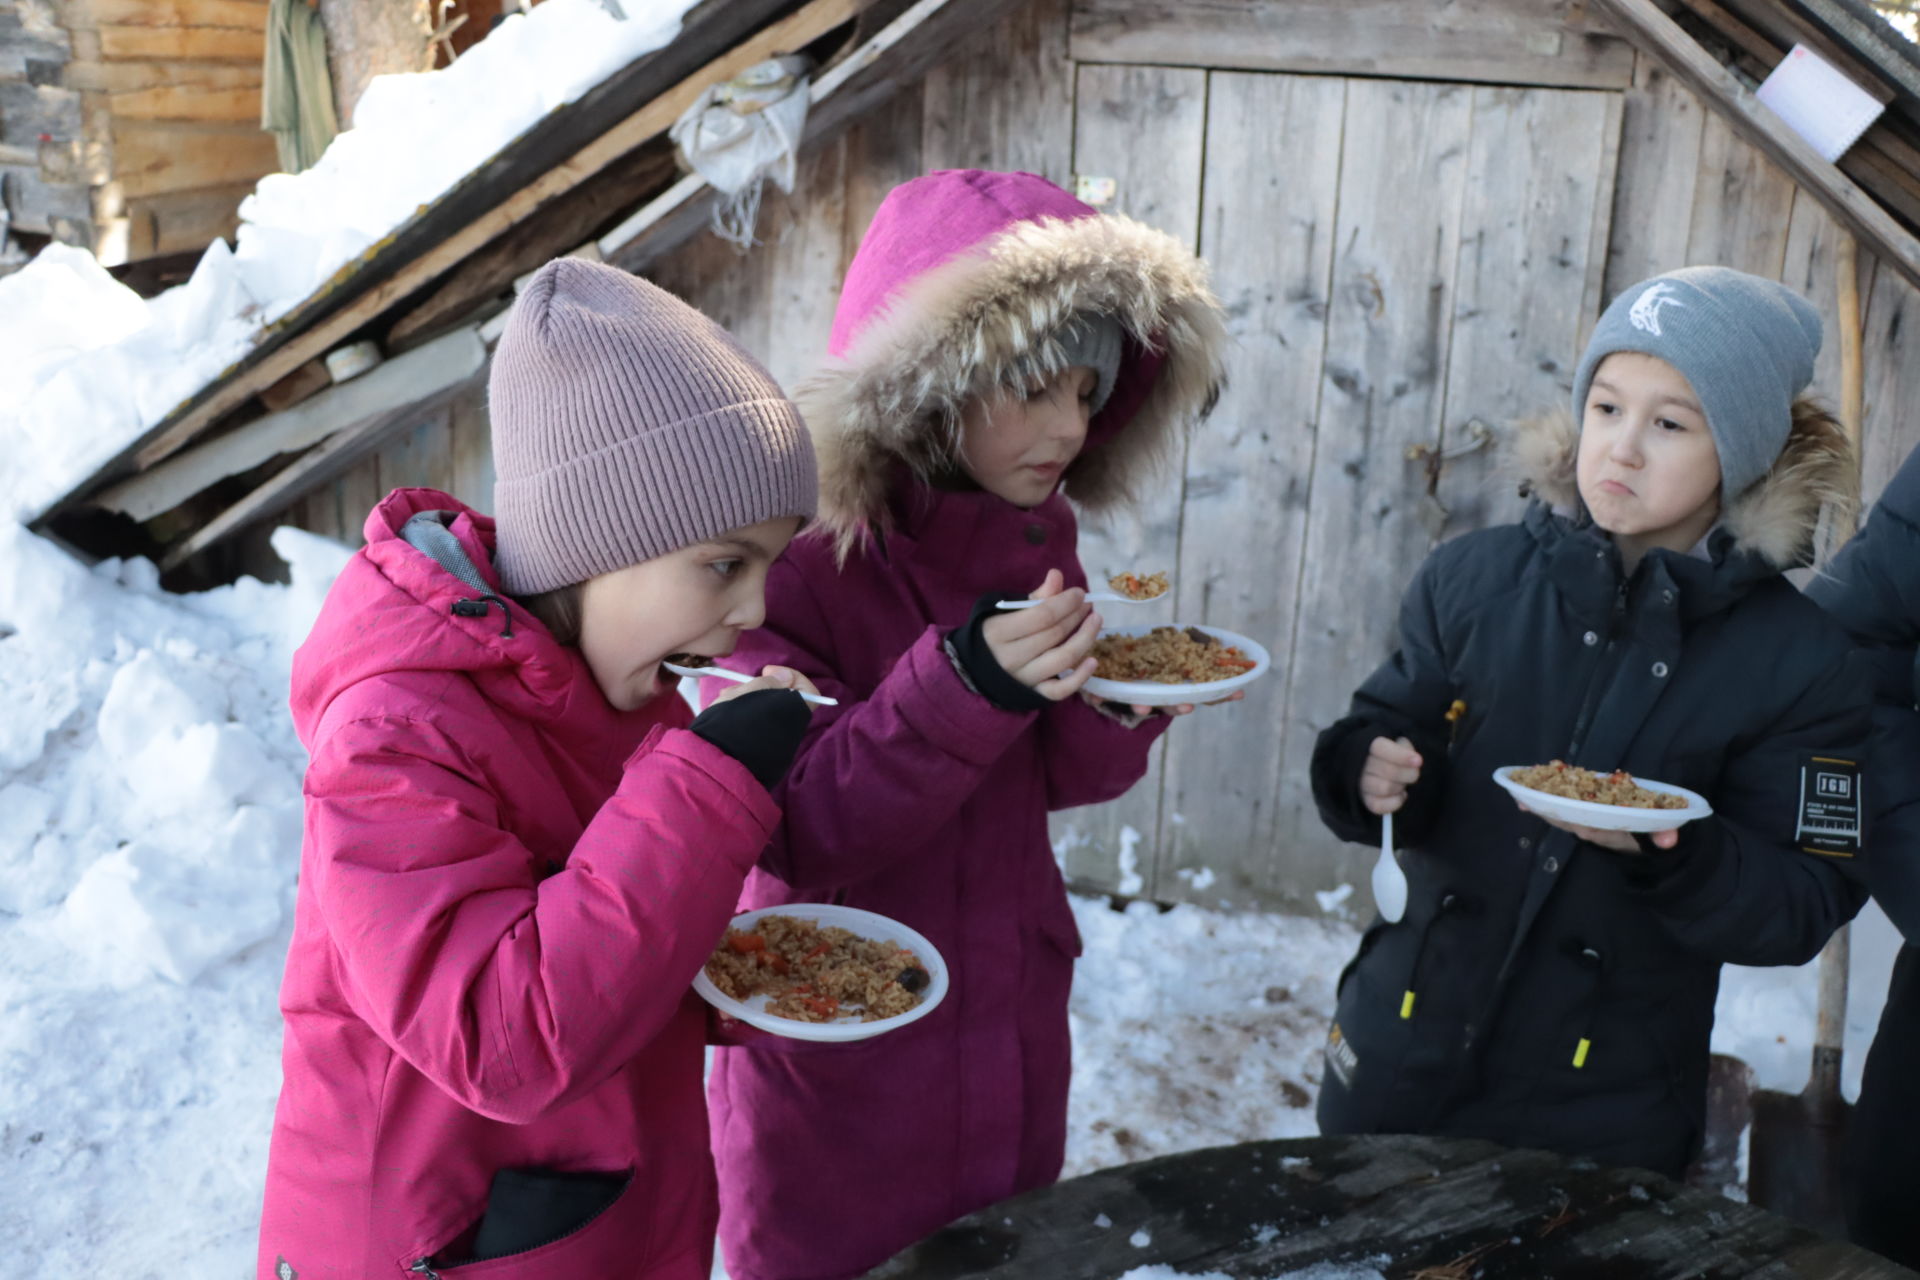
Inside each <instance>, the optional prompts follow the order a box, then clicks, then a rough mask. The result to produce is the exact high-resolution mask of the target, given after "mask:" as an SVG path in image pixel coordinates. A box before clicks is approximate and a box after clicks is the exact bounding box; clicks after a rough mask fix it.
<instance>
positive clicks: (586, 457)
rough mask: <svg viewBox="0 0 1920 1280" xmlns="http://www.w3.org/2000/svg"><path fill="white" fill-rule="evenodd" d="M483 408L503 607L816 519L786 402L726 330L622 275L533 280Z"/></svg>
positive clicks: (804, 446)
mask: <svg viewBox="0 0 1920 1280" xmlns="http://www.w3.org/2000/svg"><path fill="white" fill-rule="evenodd" d="M488 397H489V399H490V401H491V413H492V418H493V464H494V473H495V477H496V482H495V484H494V487H493V509H494V521H495V525H496V538H497V546H496V548H495V553H494V565H495V567H496V568H497V569H498V570H499V572H500V580H501V582H502V583H503V584H504V585H505V586H506V588H507V591H508V592H509V593H510V594H513V595H517V596H527V595H536V594H538V593H540V592H542V591H551V590H553V589H554V588H556V587H564V586H570V585H572V584H574V583H579V582H585V581H586V580H587V579H589V578H594V577H598V576H599V575H601V574H603V573H611V572H613V571H615V570H617V569H624V568H626V567H627V566H628V565H633V564H638V563H640V562H641V561H642V560H651V559H653V558H654V557H656V556H662V555H666V554H667V553H668V552H671V551H677V550H679V549H680V548H681V547H686V546H691V545H693V544H694V543H696V542H702V541H705V540H706V539H708V538H711V537H714V536H716V535H718V534H721V533H724V532H726V531H727V530H728V529H737V528H740V527H741V526H743V525H750V524H758V523H759V522H760V521H762V520H771V519H775V518H777V517H779V516H799V517H801V518H802V519H803V520H811V519H812V518H813V514H814V508H815V504H816V501H817V498H818V477H817V474H816V472H815V468H814V460H813V441H812V439H811V438H810V437H809V436H808V434H807V429H806V425H805V424H804V423H803V422H802V420H801V418H800V414H799V411H798V410H796V409H795V408H794V407H793V402H792V401H790V400H788V399H787V397H786V395H785V394H784V393H782V392H781V390H780V388H779V386H778V385H777V384H776V383H775V382H774V380H773V378H772V377H771V376H770V375H769V374H768V373H767V371H766V370H765V369H764V368H762V367H761V365H760V363H759V361H757V360H755V359H754V358H753V357H752V356H750V355H748V354H747V353H746V351H744V350H743V349H741V347H740V344H739V343H737V342H735V341H734V340H733V337H732V335H730V334H729V333H727V331H726V330H725V329H722V328H721V327H720V326H719V325H717V324H715V323H714V322H713V321H711V320H709V319H708V318H707V317H705V316H703V315H701V314H700V313H699V312H698V311H695V310H694V309H693V308H692V307H690V306H688V305H687V304H686V303H684V302H682V301H680V299H678V298H676V297H674V296H673V295H672V294H670V293H667V292H666V291H665V290H663V289H659V288H656V287H655V286H653V285H651V284H648V283H647V282H646V281H644V280H641V279H639V278H638V277H635V276H632V275H629V274H627V273H626V272H624V271H621V270H618V269H617V268H614V267H609V266H603V265H601V264H599V263H594V262H587V261H584V260H582V259H578V258H559V259H556V260H555V261H553V262H549V263H548V264H547V265H546V266H544V267H542V268H540V270H539V271H538V272H536V273H535V274H534V277H533V279H532V280H531V281H530V282H528V284H527V287H526V290H525V291H524V292H523V293H521V295H520V297H519V299H518V300H517V301H516V302H515V303H514V304H513V314H512V315H511V316H510V317H508V320H507V329H506V332H505V333H504V334H502V335H501V338H500V345H499V348H498V350H496V351H495V352H494V357H493V370H492V373H491V375H490V378H489V381H488Z"/></svg>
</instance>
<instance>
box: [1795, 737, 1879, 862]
mask: <svg viewBox="0 0 1920 1280" xmlns="http://www.w3.org/2000/svg"><path fill="white" fill-rule="evenodd" d="M1865 785H1866V783H1865V780H1864V779H1863V778H1861V776H1860V762H1859V761H1857V760H1848V759H1846V758H1844V757H1841V756H1823V755H1821V754H1819V753H1818V752H1814V751H1802V752H1801V753H1800V778H1799V787H1800V802H1799V804H1798V805H1797V806H1796V808H1795V813H1796V814H1797V815H1798V817H1797V818H1796V827H1795V830H1794V833H1793V838H1794V839H1795V840H1797V841H1798V842H1799V843H1800V847H1801V848H1802V849H1804V850H1806V851H1807V852H1808V853H1819V854H1824V855H1826V856H1827V857H1830V858H1853V857H1858V856H1859V854H1860V837H1861V830H1860V828H1861V815H1862V814H1864V813H1865V812H1866V800H1865V797H1864V795H1863V794H1862V792H1863V790H1864V788H1865Z"/></svg>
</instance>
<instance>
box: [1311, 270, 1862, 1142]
mask: <svg viewBox="0 0 1920 1280" xmlns="http://www.w3.org/2000/svg"><path fill="white" fill-rule="evenodd" d="M1820 339H1821V326H1820V319H1819V315H1818V313H1817V312H1816V311H1815V310H1814V309H1813V307H1812V306H1810V305H1809V304H1808V303H1807V302H1806V301H1805V300H1804V299H1803V298H1801V297H1800V296H1799V295H1797V294H1795V293H1793V292H1791V291H1790V290H1788V289H1786V288H1784V287H1782V286H1781V285H1779V284H1777V283H1775V282H1773V281H1770V280H1764V279H1760V278H1758V277H1754V276H1749V275H1744V274H1742V273H1740V272H1736V271H1732V270H1728V269H1726V268H1723V267H1694V268H1688V269H1686V270H1683V271H1675V272H1672V273H1670V274H1667V275H1664V276H1660V277H1658V278H1656V279H1653V280H1648V281H1644V282H1642V283H1640V284H1638V285H1635V286H1633V287H1632V288H1630V289H1628V290H1627V291H1626V292H1625V293H1623V294H1621V295H1620V296H1619V297H1618V298H1616V299H1615V300H1614V302H1613V304H1612V305H1611V306H1610V307H1609V308H1608V309H1607V311H1606V313H1605V314H1604V315H1603V316H1602V317H1601V319H1600V322H1599V325H1598V326H1597V328H1596V329H1595V331H1594V334H1593V337H1592V339H1591V341H1590V342H1589V344H1588V346H1587V350H1586V352H1585V354H1584V355H1583V356H1582V358H1581V361H1580V364H1579V366H1578V369H1577V371H1576V373H1575V376H1574V386H1573V409H1574V414H1575V419H1576V421H1575V422H1567V421H1566V420H1565V419H1564V418H1562V419H1560V420H1558V421H1556V422H1549V423H1544V424H1537V425H1535V426H1533V427H1532V428H1530V429H1528V430H1527V431H1526V433H1525V434H1524V436H1523V438H1522V439H1521V441H1520V451H1521V454H1522V462H1523V465H1524V466H1525V467H1526V469H1527V470H1528V472H1529V473H1530V480H1529V485H1530V489H1531V493H1532V495H1533V497H1534V498H1535V499H1536V500H1535V501H1534V502H1533V504H1532V505H1531V507H1530V508H1529V510H1528V511H1527V513H1526V516H1525V518H1524V520H1523V521H1522V522H1521V523H1519V524H1514V525H1508V526H1504V527H1500V528H1495V529H1489V530H1485V531H1483V532H1479V533H1473V534H1468V535H1466V536H1464V537H1461V538H1458V539H1455V540H1454V541H1452V542H1449V543H1447V544H1445V545H1443V546H1442V547H1440V548H1439V549H1438V550H1437V551H1435V552H1434V553H1433V555H1432V556H1431V557H1429V559H1428V560H1427V563H1426V564H1425V565H1423V566H1422V567H1421V570H1420V572H1419V574H1418V576H1417V577H1416V578H1415V580H1414V582H1413V584H1412V586H1411V587H1410V588H1409V589H1408V592H1407V595H1406V599H1405V602H1404V604H1403V606H1402V610H1401V634H1400V646H1399V651H1398V652H1397V653H1396V654H1395V655H1394V656H1393V657H1392V658H1391V659H1390V660H1389V661H1388V662H1387V663H1386V664H1385V665H1383V666H1382V667H1381V668H1380V669H1379V670H1378V671H1376V672H1375V673H1374V674H1373V675H1372V676H1371V677H1370V678H1369V679H1368V680H1367V682H1366V683H1365V684H1364V685H1362V686H1361V688H1360V689H1359V691H1358V692H1357V693H1356V694H1355V696H1354V700H1353V705H1352V710H1351V714H1350V715H1349V716H1348V717H1347V718H1346V719H1344V720H1341V721H1340V722H1338V723H1337V724H1335V725H1333V726H1332V727H1330V728H1328V729H1327V730H1326V731H1325V732H1324V733H1322V734H1321V736H1320V740H1319V743H1318V745H1317V749H1316V751H1315V754H1314V759H1313V765H1312V769H1313V784H1314V794H1315V797H1316V799H1317V800H1318V802H1319V805H1320V810H1321V814H1322V816H1323V818H1324V819H1325V821H1326V822H1327V824H1328V826H1329V827H1331V828H1332V829H1333V831H1334V832H1336V833H1337V834H1339V835H1341V836H1343V837H1345V838H1347V839H1350V840H1364V841H1369V842H1371V841H1375V840H1377V839H1378V838H1379V835H1380V825H1381V815H1384V814H1389V813H1391V814H1393V815H1394V818H1395V827H1396V833H1397V837H1398V840H1399V843H1400V844H1401V845H1402V847H1403V849H1404V853H1403V855H1402V856H1403V859H1404V867H1405V871H1406V876H1407V880H1408V895H1407V904H1408V905H1407V910H1406V914H1405V916H1404V918H1403V919H1401V920H1399V921H1398V922H1397V923H1387V922H1385V921H1378V922H1376V923H1374V924H1373V926H1372V927H1370V928H1369V929H1368V930H1367V931H1366V933H1365V935H1364V936H1363V938H1362V940H1361V943H1360V949H1359V953H1358V954H1357V955H1356V956H1355V957H1354V960H1353V962H1352V963H1351V964H1350V965H1348V967H1347V970H1346V972H1345V973H1344V974H1342V976H1341V981H1340V993H1339V1005H1338V1010H1337V1013H1336V1015H1335V1023H1334V1027H1333V1030H1332V1032H1331V1035H1330V1040H1329V1045H1328V1050H1327V1055H1326V1063H1327V1069H1326V1075H1325V1078H1324V1081H1323V1084H1322V1088H1321V1094H1320V1104H1319V1115H1320V1124H1321V1128H1322V1130H1323V1131H1324V1132H1327V1133H1374V1132H1425V1133H1441V1134H1450V1135H1460V1136H1472V1137H1483V1138H1488V1139H1491V1140H1493V1141H1496V1142H1501V1143H1505V1144H1508V1145H1513V1146H1527V1147H1545V1148H1549V1149H1553V1150H1558V1151H1562V1152H1566V1153H1569V1154H1573V1155H1581V1156H1589V1157H1592V1158H1594V1159H1596V1160H1599V1161H1602V1162H1605V1163H1609V1164H1621V1165H1637V1166H1641V1167H1644V1168H1649V1169H1654V1170H1657V1171H1659V1172H1662V1173H1666V1174H1669V1175H1678V1174H1679V1173H1681V1172H1682V1171H1683V1169H1684V1168H1685V1166H1686V1165H1687V1164H1688V1162H1689V1161H1690V1160H1691V1159H1692V1158H1693V1156H1694V1155H1695V1153H1696V1152H1697V1151H1698V1149H1699V1145H1700V1141H1701V1136H1702V1133H1703V1130H1704V1123H1705V1121H1704V1112H1705V1095H1706V1077H1707V1060H1708V1037H1709V1033H1710V1031H1711V1030H1712V1026H1713V1008H1714V998H1715V994H1716V992H1717V989H1718V985H1719V973H1720V966H1721V965H1722V964H1726V963H1732V964H1746V965H1784V964H1800V963H1803V962H1805V961H1807V960H1809V959H1811V958H1812V957H1813V956H1814V955H1815V954H1817V953H1818V952H1819V950H1820V948H1821V946H1822V945H1823V944H1824V943H1825V942H1826V940H1827V937H1828V936H1829V935H1830V934H1831V933H1832V932H1833V930H1834V929H1835V928H1837V927H1838V926H1839V925H1841V924H1843V923H1845V922H1846V921H1847V920H1848V919H1849V918H1851V917H1852V915H1853V913H1854V912H1855V911H1856V910H1857V909H1858V908H1859V906H1860V903H1861V901H1862V900H1863V898H1864V894H1865V889H1864V886H1863V885H1862V884H1861V882H1860V881H1859V880H1858V878H1857V868H1858V866H1859V863H1860V857H1859V855H1860V853H1861V829H1860V828H1861V822H1860V814H1861V803H1860V772H1861V765H1862V754H1861V753H1862V750H1863V748H1864V747H1865V745H1866V742H1867V739H1868V736H1869V732H1870V718H1871V717H1870V702H1871V692H1870V681H1869V679H1868V676H1867V673H1866V671H1865V670H1864V668H1863V666H1862V665H1861V664H1860V663H1859V662H1858V661H1856V659H1855V658H1854V656H1853V655H1852V652H1851V650H1852V645H1851V643H1850V641H1849V638H1848V637H1847V635H1846V634H1845V633H1844V632H1843V631H1842V630H1841V629H1840V628H1839V627H1838V626H1837V625H1836V624H1835V623H1834V622H1833V621H1832V620H1830V619H1829V618H1827V617H1826V616H1825V615H1824V614H1823V613H1822V612H1821V610H1820V608H1819V607H1818V606H1817V605H1815V604H1814V603H1813V602H1812V601H1810V600H1808V599H1806V598H1805V597H1804V596H1802V595H1801V594H1800V593H1799V592H1798V591H1797V590H1795V589H1794V587H1793V585H1792V584H1791V583H1790V582H1788V581H1787V579H1786V577H1785V576H1784V575H1785V571H1786V570H1788V569H1791V568H1793V567H1795V566H1797V565H1801V564H1805V563H1807V562H1808V561H1809V559H1810V558H1811V554H1812V550H1813V544H1814V534H1815V530H1816V526H1817V524H1818V523H1819V520H1820V516H1821V511H1822V508H1823V507H1827V506H1843V505H1845V504H1848V503H1850V502H1851V501H1852V500H1853V499H1854V496H1855V494H1856V492H1857V471H1856V464H1855V458H1854V451H1853V448H1852V446H1851V444H1850V443H1849V441H1848V439H1847V436H1846V434H1845V432H1844V431H1843V430H1842V429H1841V427H1840V426H1839V424H1838V423H1837V422H1835V421H1834V420H1833V418H1831V417H1830V416H1829V415H1827V414H1826V413H1824V412H1822V411H1820V410H1819V409H1818V408H1817V407H1815V406H1814V405H1812V404H1811V403H1810V402H1808V401H1806V400H1804V399H1801V398H1799V397H1800V393H1801V392H1802V391H1803V390H1804V388H1805V387H1806V385H1807V384H1808V382H1809V381H1810V380H1811V379H1812V376H1813V366H1814V356H1815V355H1816V353H1817V352H1818V351H1819V348H1820ZM1576 423H1577V425H1576ZM1555 759H1559V760H1564V761H1566V762H1568V763H1569V764H1573V765H1581V766H1586V767H1588V768H1591V769H1594V770H1597V771H1599V772H1602V773H1609V772H1611V771H1613V770H1614V769H1624V770H1626V771H1627V772H1628V773H1630V774H1632V775H1636V776H1638V777H1640V778H1643V779H1648V780H1651V781H1656V782H1660V783H1666V784H1673V785H1677V786H1680V787H1683V788H1687V789H1690V790H1692V791H1695V792H1698V793H1700V794H1701V795H1702V796H1704V797H1705V798H1706V800H1707V801H1708V802H1709V803H1710V804H1711V806H1712V809H1713V813H1712V815H1711V816H1707V817H1702V818H1698V819H1696V820H1694V821H1690V822H1687V823H1686V824H1685V825H1683V826H1680V827H1678V828H1677V829H1673V830H1667V831H1663V832H1659V833H1658V834H1654V835H1645V834H1638V835H1636V834H1630V833H1629V832H1627V831H1625V830H1611V829H1601V828H1602V826H1603V825H1608V826H1610V825H1613V824H1605V823H1603V822H1602V821H1601V820H1589V821H1590V822H1591V825H1580V824H1577V823H1573V822H1569V821H1566V820H1565V819H1555V818H1550V817H1546V816H1544V815H1543V813H1542V812H1541V811H1539V810H1538V809H1536V811H1534V812H1528V811H1527V810H1525V809H1523V808H1520V807H1517V806H1516V805H1515V804H1514V803H1513V801H1512V800H1510V799H1509V798H1508V797H1507V796H1506V795H1505V794H1503V793H1502V791H1501V790H1500V789H1499V787H1498V786H1497V785H1496V783H1495V781H1494V778H1493V774H1494V772H1495V771H1496V770H1497V769H1501V768H1502V767H1504V766H1514V765H1534V764H1545V763H1548V762H1549V761H1552V760H1555ZM1594 807H1596V808H1597V806H1594ZM1624 825H1628V826H1636V825H1637V826H1640V827H1641V829H1642V831H1644V830H1645V825H1646V824H1644V823H1632V822H1628V823H1626V824H1624Z"/></svg>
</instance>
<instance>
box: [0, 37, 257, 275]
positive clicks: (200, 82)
mask: <svg viewBox="0 0 1920 1280" xmlns="http://www.w3.org/2000/svg"><path fill="white" fill-rule="evenodd" d="M266 26H267V5H266V3H265V0H19V3H18V4H17V5H16V6H14V7H13V10H12V12H11V13H0V53H4V52H5V51H7V50H9V49H15V50H17V51H18V56H17V57H8V56H0V174H4V175H5V177H6V182H7V189H6V203H7V206H8V208H9V209H10V210H11V211H12V212H13V213H14V219H13V224H14V228H15V229H16V230H22V231H31V232H36V233H39V234H44V235H49V236H51V237H52V238H54V239H56V240H61V241H65V242H67V243H71V244H78V245H82V246H85V247H87V248H90V249H92V250H94V252H95V253H96V254H98V255H99V257H100V259H101V261H102V262H104V263H106V264H107V265H109V266H111V265H116V264H119V263H122V262H127V261H132V260H138V259H143V258H150V257H155V256H158V255H162V254H171V253H180V252H187V251H192V250H197V249H201V248H204V247H205V246H206V245H207V244H209V243H211V242H212V241H213V240H214V239H216V238H219V237H223V236H224V237H229V238H230V237H231V236H232V234H233V231H234V228H235V225H236V212H237V210H238V209H239V207H240V201H241V200H242V199H243V198H244V197H245V196H246V195H247V193H248V192H250V191H251V190H252V189H253V184H254V183H255V182H256V181H258V180H259V179H260V178H261V177H262V176H263V175H265V174H268V173H272V172H273V171H275V170H276V169H277V168H278V167H279V161H278V159H277V157H276V155H275V151H274V144H273V139H272V137H271V136H270V135H268V134H266V133H263V132H262V131H261V129H260V81H261V60H262V58H263V56H264V52H265V42H266Z"/></svg>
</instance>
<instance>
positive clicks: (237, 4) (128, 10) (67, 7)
mask: <svg viewBox="0 0 1920 1280" xmlns="http://www.w3.org/2000/svg"><path fill="white" fill-rule="evenodd" d="M60 21H61V23H62V24H63V25H64V26H66V27H67V28H68V29H69V30H73V29H75V28H81V29H95V28H99V27H211V28H221V29H226V30H237V31H254V32H262V33H264V32H265V31H266V29H267V6H266V5H264V4H252V3H249V2H248V0H64V2H63V3H62V4H61V6H60Z"/></svg>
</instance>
